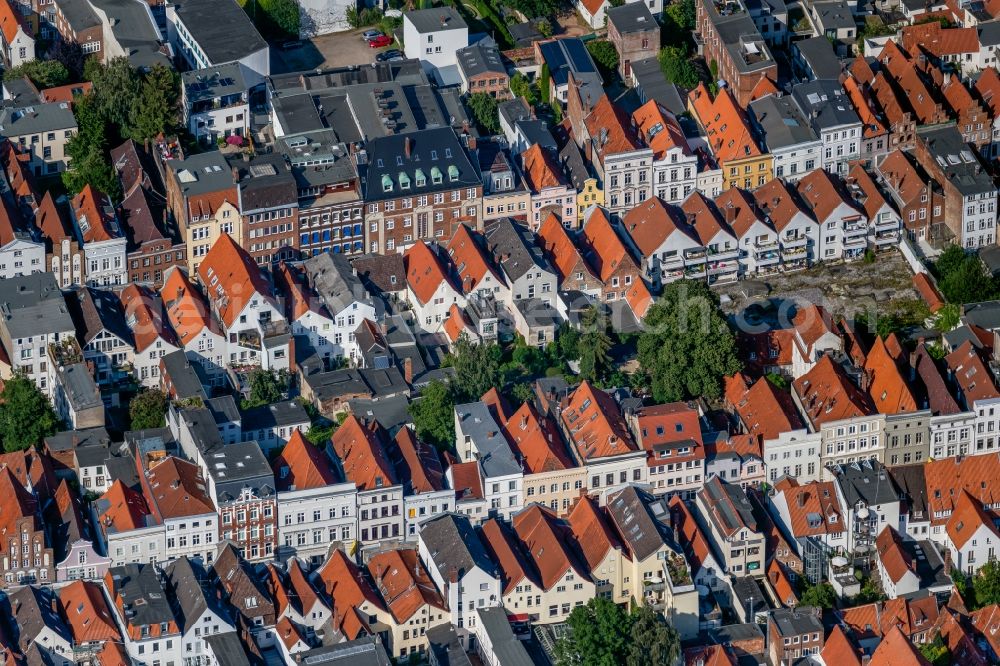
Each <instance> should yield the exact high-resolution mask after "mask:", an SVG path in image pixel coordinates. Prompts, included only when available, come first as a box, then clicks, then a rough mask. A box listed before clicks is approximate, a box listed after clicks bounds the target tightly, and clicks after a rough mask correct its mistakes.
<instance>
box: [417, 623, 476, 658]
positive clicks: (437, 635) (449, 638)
mask: <svg viewBox="0 0 1000 666" xmlns="http://www.w3.org/2000/svg"><path fill="white" fill-rule="evenodd" d="M427 642H428V643H430V650H431V652H432V653H433V655H434V663H435V664H436V666H472V661H471V660H470V659H469V655H468V654H467V653H466V652H465V650H464V649H463V648H462V642H461V641H460V640H458V633H457V632H456V631H455V627H454V626H453V625H451V624H447V623H446V624H439V625H437V626H436V627H431V628H430V629H428V630H427Z"/></svg>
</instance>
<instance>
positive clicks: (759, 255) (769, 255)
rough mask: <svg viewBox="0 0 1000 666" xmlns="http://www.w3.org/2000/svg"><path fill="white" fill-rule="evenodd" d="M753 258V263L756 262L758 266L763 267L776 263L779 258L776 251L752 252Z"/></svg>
mask: <svg viewBox="0 0 1000 666" xmlns="http://www.w3.org/2000/svg"><path fill="white" fill-rule="evenodd" d="M753 258H754V261H756V262H757V263H758V264H761V265H764V264H773V263H777V261H778V259H779V258H780V255H779V253H778V250H777V249H774V250H764V251H763V252H760V251H758V252H754V253H753Z"/></svg>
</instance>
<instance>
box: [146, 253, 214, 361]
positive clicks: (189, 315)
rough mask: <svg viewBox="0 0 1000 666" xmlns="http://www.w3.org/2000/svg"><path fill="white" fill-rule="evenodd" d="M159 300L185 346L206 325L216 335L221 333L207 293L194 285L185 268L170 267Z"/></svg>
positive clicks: (171, 325)
mask: <svg viewBox="0 0 1000 666" xmlns="http://www.w3.org/2000/svg"><path fill="white" fill-rule="evenodd" d="M160 299H161V300H162V301H163V304H164V306H165V308H166V311H167V321H169V322H170V327H171V328H172V329H174V332H175V333H176V334H177V337H178V339H179V341H180V343H181V344H182V345H186V344H187V343H188V342H190V341H191V340H193V339H195V338H196V337H197V336H198V334H199V333H201V332H202V331H203V330H205V329H206V328H207V329H208V330H209V331H210V332H212V333H214V334H216V335H221V334H222V332H221V330H220V329H219V325H218V324H217V323H216V321H215V318H214V317H212V313H211V311H210V309H209V307H208V303H207V302H206V301H205V298H204V296H202V294H201V292H200V291H198V290H197V289H196V288H195V287H194V285H192V284H191V281H190V280H189V279H188V276H187V272H185V270H184V269H183V268H180V267H178V266H174V267H171V268H170V269H168V270H167V275H166V279H165V280H164V281H163V286H162V287H161V288H160Z"/></svg>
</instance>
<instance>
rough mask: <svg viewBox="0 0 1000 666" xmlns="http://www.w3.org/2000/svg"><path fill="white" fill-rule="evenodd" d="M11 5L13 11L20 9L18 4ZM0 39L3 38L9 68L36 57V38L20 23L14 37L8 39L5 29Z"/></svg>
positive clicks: (5, 57)
mask: <svg viewBox="0 0 1000 666" xmlns="http://www.w3.org/2000/svg"><path fill="white" fill-rule="evenodd" d="M11 5H12V7H13V11H15V12H17V11H20V9H19V5H18V4H15V3H11ZM0 39H2V40H3V49H4V62H5V64H6V65H7V67H8V68H10V69H13V68H14V67H18V66H20V65H23V64H24V63H26V62H28V61H30V60H34V59H35V39H34V37H32V36H31V35H29V34H28V33H27V32H25V31H24V28H23V27H22V26H21V24H20V23H18V25H17V33H15V35H14V38H13V39H11V40H10V41H7V36H6V35H5V34H4V33H3V31H0Z"/></svg>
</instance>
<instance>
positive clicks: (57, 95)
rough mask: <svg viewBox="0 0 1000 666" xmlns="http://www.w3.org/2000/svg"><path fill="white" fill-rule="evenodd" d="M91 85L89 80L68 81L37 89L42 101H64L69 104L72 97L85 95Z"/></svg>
mask: <svg viewBox="0 0 1000 666" xmlns="http://www.w3.org/2000/svg"><path fill="white" fill-rule="evenodd" d="M93 87H94V84H93V83H91V82H90V81H81V82H80V83H68V84H66V85H64V86H53V87H52V88H45V89H44V90H41V91H39V94H41V96H42V101H43V102H66V103H67V104H71V103H72V102H73V98H74V97H77V96H83V95H86V94H87V93H88V92H90V89H91V88H93Z"/></svg>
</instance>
